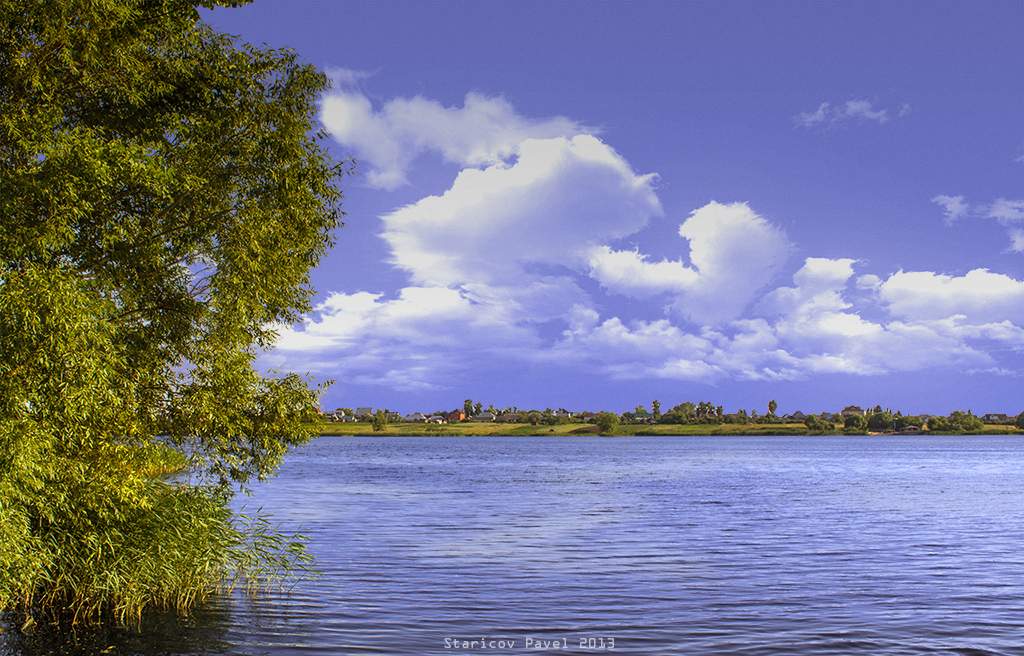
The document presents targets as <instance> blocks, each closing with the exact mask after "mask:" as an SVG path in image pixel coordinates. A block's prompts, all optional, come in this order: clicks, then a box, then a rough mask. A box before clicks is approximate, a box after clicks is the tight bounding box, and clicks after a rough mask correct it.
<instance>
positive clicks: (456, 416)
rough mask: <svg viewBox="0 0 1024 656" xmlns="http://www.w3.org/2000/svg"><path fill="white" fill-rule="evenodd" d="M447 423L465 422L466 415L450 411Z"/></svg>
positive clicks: (457, 411) (459, 411)
mask: <svg viewBox="0 0 1024 656" xmlns="http://www.w3.org/2000/svg"><path fill="white" fill-rule="evenodd" d="M447 419H448V421H465V420H466V413H465V412H463V411H462V410H452V411H451V412H449V413H448V417H447Z"/></svg>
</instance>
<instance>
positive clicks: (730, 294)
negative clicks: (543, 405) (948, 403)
mask: <svg viewBox="0 0 1024 656" xmlns="http://www.w3.org/2000/svg"><path fill="white" fill-rule="evenodd" d="M358 79H359V76H357V75H355V74H344V75H340V76H336V77H335V82H336V85H335V88H334V89H333V90H332V91H331V92H330V93H329V94H328V95H327V96H326V97H325V98H324V99H323V102H322V114H321V119H322V122H323V124H324V126H325V127H326V128H327V130H328V131H329V132H330V134H331V135H332V136H333V137H334V139H336V140H337V141H338V142H339V143H340V144H342V145H343V146H344V147H345V148H347V149H349V150H350V151H351V152H353V153H354V154H355V156H356V157H357V158H358V159H359V160H360V161H361V162H362V163H363V165H364V166H368V167H369V171H368V174H367V176H366V182H367V183H368V184H369V185H370V186H371V187H374V188H376V189H379V190H381V191H380V192H379V193H387V192H388V190H394V189H399V188H402V187H403V186H405V185H407V184H408V180H409V176H410V172H411V171H413V170H414V168H415V166H416V163H417V160H418V159H419V158H420V157H421V156H425V155H428V154H433V155H435V156H440V157H441V158H443V160H444V161H446V162H449V163H451V164H454V165H457V166H458V167H460V170H459V172H458V173H457V175H455V177H454V179H453V180H452V181H451V184H450V186H448V188H447V189H438V190H437V193H436V194H434V195H428V196H425V197H423V198H421V199H419V200H417V201H415V202H413V203H410V204H407V205H405V206H402V207H399V208H397V209H395V210H393V211H391V212H388V213H386V214H384V215H383V216H381V217H380V221H381V226H382V228H381V231H380V237H381V238H382V239H383V240H384V241H385V242H386V244H387V246H388V250H389V253H390V261H389V264H390V266H392V267H395V268H396V269H398V270H400V271H401V272H403V273H404V274H405V275H406V276H407V279H408V284H407V286H405V287H403V288H401V289H399V290H397V291H395V292H394V293H390V294H385V293H380V292H377V291H360V290H355V291H352V290H350V291H340V290H335V291H332V292H331V293H330V294H329V295H328V297H327V298H326V300H325V301H323V302H322V303H320V304H319V305H317V306H316V307H315V308H314V310H313V312H312V313H310V314H309V315H308V316H307V317H306V318H305V320H304V321H303V322H302V323H301V324H299V325H296V326H291V327H284V328H282V330H281V331H280V338H279V340H278V343H277V346H276V349H275V351H274V352H272V353H271V354H270V355H269V356H268V358H267V359H268V361H269V362H270V363H271V364H273V363H274V362H281V363H284V362H287V363H288V365H289V367H292V368H294V367H295V366H300V367H304V368H306V369H307V370H309V371H313V372H317V373H319V374H322V375H325V376H341V377H344V379H345V380H347V381H350V382H354V383H358V384H368V385H381V386H385V387H387V388H390V389H393V390H398V391H424V390H437V389H444V388H448V387H451V386H453V384H455V383H457V382H458V381H459V380H460V379H461V377H462V376H463V375H464V374H465V371H466V369H467V368H470V367H472V368H475V369H477V370H479V369H480V368H481V367H484V368H487V367H493V368H494V369H495V370H500V367H501V366H505V365H507V364H508V363H510V362H511V363H520V364H524V365H530V366H535V365H536V366H542V367H547V368H558V367H565V368H569V369H571V370H582V371H587V372H595V373H600V374H602V375H604V376H607V377H610V378H612V379H615V380H634V379H651V378H655V379H665V380H680V381H696V382H704V383H716V382H720V381H729V380H745V381H777V380H803V379H808V378H811V377H814V376H816V375H820V374H845V375H849V376H871V375H879V374H888V373H893V372H913V371H924V370H928V369H932V368H954V369H957V370H959V371H965V372H985V373H989V374H992V373H995V374H1006V375H1016V374H1017V372H1016V370H1015V369H1014V368H1013V367H1012V366H1010V365H1009V364H1007V362H1006V358H1005V355H1006V354H1007V353H1017V354H1019V353H1021V352H1022V351H1024V327H1022V326H1024V281H1021V280H1017V279H1015V278H1013V277H1011V276H1008V275H1005V274H1001V273H998V272H994V271H990V270H988V269H987V268H985V267H982V266H979V267H976V268H974V269H973V270H970V271H968V272H967V273H965V274H962V275H949V274H946V273H942V272H938V271H903V270H899V271H896V272H894V273H888V274H887V273H885V272H880V271H871V270H869V267H868V265H867V264H866V263H864V262H862V261H858V260H857V259H855V258H835V257H832V258H829V257H815V256H813V254H810V255H809V256H808V255H804V256H802V257H797V256H796V253H797V251H798V249H799V244H798V243H795V242H794V239H793V238H792V237H791V236H790V235H787V234H786V231H785V230H784V229H783V228H782V227H781V225H780V224H779V223H778V222H777V221H775V220H772V219H771V218H769V217H765V216H763V215H761V214H759V213H758V211H757V208H756V207H755V206H752V205H751V204H750V203H748V202H745V200H743V199H719V200H718V201H716V200H709V201H708V202H707V203H706V204H704V205H703V206H701V207H697V208H665V207H664V206H663V204H662V201H661V199H660V198H659V194H658V182H659V180H658V176H657V175H656V174H654V173H643V172H638V171H637V170H636V169H635V168H634V167H633V165H631V164H630V162H629V161H628V160H627V159H626V158H625V157H624V156H623V154H622V153H619V152H617V151H616V150H615V149H614V148H613V147H612V145H611V144H609V143H607V142H606V141H605V140H603V139H602V137H601V135H600V134H599V133H598V132H597V131H596V130H594V129H592V128H588V127H586V126H585V125H583V124H582V123H579V122H577V121H574V120H572V119H569V118H565V117H560V116H556V117H550V118H533V117H526V116H522V115H521V114H519V113H518V112H517V111H516V109H515V107H514V106H513V104H512V103H511V102H510V101H509V100H507V99H505V98H501V97H496V96H488V95H484V94H480V93H473V92H471V93H468V94H467V95H466V96H465V101H464V104H463V105H462V106H457V107H447V106H444V105H442V104H441V103H439V102H437V101H435V100H431V99H429V98H424V97H421V96H417V97H413V98H394V99H391V100H388V101H387V102H385V103H383V104H380V105H379V106H375V105H374V103H373V102H371V100H370V99H369V98H368V97H367V96H366V95H364V94H363V93H362V92H360V91H359V90H357V88H356V85H355V81H357V80H358ZM908 112H909V106H901V107H897V108H896V109H886V108H876V107H874V106H873V105H872V104H871V103H869V102H867V101H856V100H852V101H848V102H846V103H843V104H835V105H834V104H830V103H827V102H826V103H822V104H821V105H820V106H819V107H818V108H817V109H816V110H815V111H813V112H807V113H803V114H800V115H798V116H797V119H796V122H797V124H798V125H799V126H801V127H814V126H818V125H826V124H834V123H837V122H846V121H860V122H867V123H878V124H881V123H886V122H887V121H890V120H892V119H894V118H899V117H902V116H905V115H906V114H907V113H908ZM933 200H934V202H935V203H936V204H937V205H939V206H940V207H941V209H942V210H943V212H944V213H945V216H946V219H947V222H950V223H952V222H955V221H958V220H960V219H963V218H964V217H968V216H973V217H980V218H985V219H991V220H994V221H997V222H998V223H1000V224H1001V225H1002V226H1004V227H1005V228H1006V229H1007V230H1008V232H1009V234H1010V237H1011V242H1012V245H1011V248H1013V249H1014V250H1017V251H1024V201H1015V200H1007V199H1002V198H1001V199H998V200H996V201H993V202H991V203H988V204H985V205H972V204H969V203H968V202H967V201H966V199H965V198H963V197H962V196H947V195H938V196H936V197H935V198H934V199H933ZM662 221H678V231H677V234H678V238H679V239H678V242H677V243H676V244H675V250H676V251H677V253H678V255H677V256H676V257H673V258H656V257H653V256H651V255H650V254H648V253H644V252H641V251H640V250H639V249H638V248H630V247H628V246H625V245H623V241H624V240H628V238H630V236H632V235H635V234H636V233H637V232H639V231H641V230H643V229H645V228H646V227H648V226H650V225H651V224H652V223H655V222H662ZM604 295H607V296H609V297H614V298H616V299H619V301H620V302H626V303H629V304H633V305H635V306H636V307H643V308H646V309H648V310H650V312H648V313H647V316H646V317H645V318H640V317H639V316H634V317H629V316H622V313H617V314H610V313H608V312H607V311H604V310H603V305H605V304H602V303H601V302H600V299H601V297H602V296H604Z"/></svg>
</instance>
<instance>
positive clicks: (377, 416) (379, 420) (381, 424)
mask: <svg viewBox="0 0 1024 656" xmlns="http://www.w3.org/2000/svg"><path fill="white" fill-rule="evenodd" d="M387 427H388V413H387V412H386V411H384V410H378V411H377V412H375V413H374V415H373V430H374V431H375V432H380V431H383V430H386V429H387Z"/></svg>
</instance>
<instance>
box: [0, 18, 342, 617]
mask: <svg viewBox="0 0 1024 656" xmlns="http://www.w3.org/2000/svg"><path fill="white" fill-rule="evenodd" d="M216 4H221V3H218V2H203V3H192V2H186V1H184V0H164V1H161V2H157V3H152V2H142V1H141V0H88V1H86V0H68V1H66V2H55V3H47V2H30V3H24V2H14V1H12V0H0V24H2V25H3V29H2V30H0V163H2V164H0V222H2V227H0V353H2V354H3V357H2V358H0V611H8V612H10V613H13V616H14V617H15V618H16V620H17V622H18V623H19V624H20V625H22V626H31V625H32V624H33V623H38V622H41V621H62V622H63V621H68V622H71V623H75V622H92V621H100V620H106V619H115V620H121V621H127V620H130V619H132V618H138V617H139V615H140V613H142V612H143V611H144V610H145V609H147V608H150V607H162V608H174V609H178V610H182V611H186V610H187V609H189V608H190V607H192V606H193V605H194V604H196V603H197V602H199V601H201V600H202V599H203V598H204V597H206V596H208V595H209V594H212V593H213V592H215V591H217V590H221V589H225V588H227V587H230V586H233V585H237V584H242V583H244V584H246V585H258V584H260V583H264V582H266V581H267V580H269V579H273V578H274V577H276V576H279V575H281V574H282V573H283V572H285V571H287V570H289V569H290V568H294V567H301V565H302V563H303V562H304V555H303V552H302V549H301V544H300V543H299V542H298V541H296V540H295V539H293V538H292V537H291V536H286V535H280V534H277V533H276V532H275V531H274V530H273V528H272V526H271V525H270V524H269V523H268V522H267V521H266V519H265V518H261V517H256V518H245V517H238V516H235V515H234V514H233V513H232V512H231V510H230V507H229V500H230V498H231V496H232V494H233V493H235V492H236V491H237V490H238V489H240V488H244V486H245V485H246V484H247V483H249V482H250V481H252V480H256V479H262V478H264V477H266V476H268V475H270V474H271V473H273V471H274V469H275V467H276V466H277V465H278V463H279V462H280V460H281V458H282V456H283V455H284V453H285V452H286V450H287V449H288V448H289V447H290V446H292V445H295V444H300V443H303V442H305V441H306V440H307V439H308V438H309V437H310V436H311V435H313V434H314V433H315V432H316V430H315V426H314V421H315V417H316V414H315V407H316V403H317V398H318V390H317V389H310V387H309V386H308V384H307V383H306V382H305V381H304V380H302V379H301V378H299V377H298V376H295V375H287V374H282V375H278V376H272V377H264V376H261V375H260V374H258V373H257V372H256V370H255V369H254V366H253V363H254V359H255V357H256V353H257V352H258V350H259V349H260V348H262V347H265V346H267V345H269V344H270V343H271V341H272V339H273V331H272V329H271V328H270V327H272V326H274V325H280V323H282V322H290V321H294V320H295V319H296V318H297V317H298V316H300V315H301V313H302V312H304V311H306V310H307V309H308V307H309V303H308V299H309V296H310V289H309V284H308V272H309V269H310V268H311V267H312V266H314V265H315V264H316V263H317V261H318V259H319V258H320V256H321V255H322V254H323V253H324V252H325V249H326V248H327V247H328V246H329V244H330V241H331V233H332V231H333V230H334V228H335V227H336V226H337V225H338V224H339V218H340V210H339V209H338V200H339V194H338V192H337V191H336V187H335V183H336V182H337V179H338V177H339V176H340V174H341V172H342V171H341V169H340V168H339V167H338V165H336V164H335V163H333V162H331V161H330V159H329V158H328V157H327V156H326V154H325V152H324V150H323V149H322V147H321V145H320V139H321V137H320V136H319V135H317V134H315V133H314V132H313V130H312V127H313V118H314V114H315V111H316V107H315V101H316V98H317V96H318V94H319V93H320V92H321V91H322V90H323V89H324V88H325V86H326V83H327V81H326V78H325V77H324V76H323V75H321V74H320V73H318V72H317V71H316V70H314V69H312V68H310V67H308V66H305V65H303V64H301V63H299V62H298V61H297V60H296V58H295V56H294V54H293V53H291V52H289V51H287V50H270V49H257V48H252V47H249V46H247V45H245V44H240V43H237V42H235V41H234V40H233V39H232V38H230V37H228V36H225V35H223V34H218V33H216V32H214V31H213V30H211V29H210V28H209V27H207V26H205V25H204V24H203V23H202V22H201V21H200V20H199V14H198V11H197V5H202V6H212V5H216ZM223 4H225V5H229V4H237V3H234V2H224V3H223ZM171 474H176V475H175V476H173V477H171V478H168V475H171Z"/></svg>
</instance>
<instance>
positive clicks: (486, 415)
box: [471, 412, 498, 421]
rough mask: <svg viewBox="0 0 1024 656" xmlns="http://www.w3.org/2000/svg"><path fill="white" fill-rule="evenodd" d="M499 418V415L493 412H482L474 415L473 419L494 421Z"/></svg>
mask: <svg viewBox="0 0 1024 656" xmlns="http://www.w3.org/2000/svg"><path fill="white" fill-rule="evenodd" d="M497 418H498V415H496V414H494V413H493V412H481V413H480V414H478V415H473V417H472V419H471V420H472V421H494V420H495V419H497Z"/></svg>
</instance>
